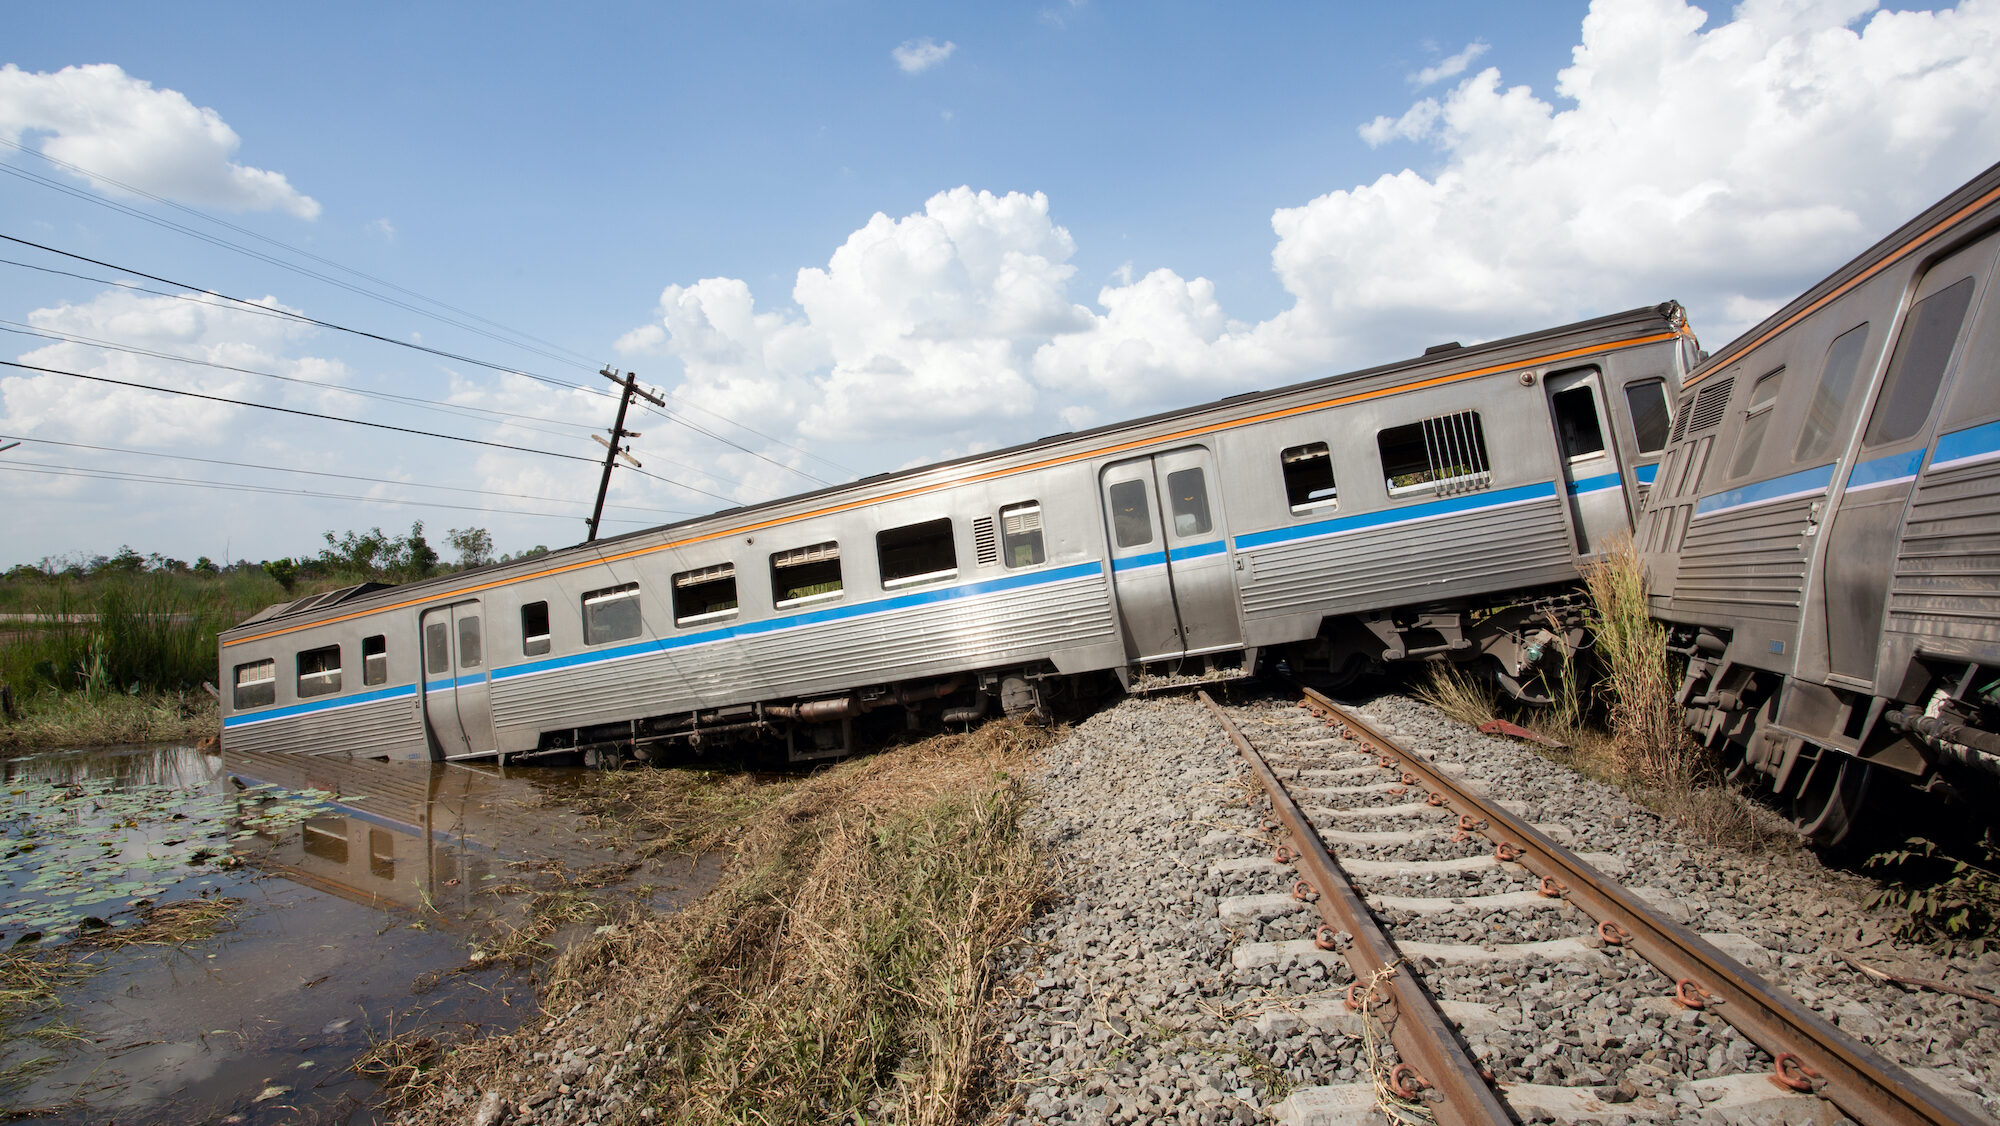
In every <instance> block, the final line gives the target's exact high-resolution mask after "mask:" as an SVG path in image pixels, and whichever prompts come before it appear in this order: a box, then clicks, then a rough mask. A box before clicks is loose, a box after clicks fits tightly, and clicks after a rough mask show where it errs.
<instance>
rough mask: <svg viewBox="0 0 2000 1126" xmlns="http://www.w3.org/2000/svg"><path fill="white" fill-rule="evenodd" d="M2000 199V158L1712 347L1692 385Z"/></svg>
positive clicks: (1948, 238) (1962, 228) (1964, 226)
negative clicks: (1748, 327) (1748, 326)
mask: <svg viewBox="0 0 2000 1126" xmlns="http://www.w3.org/2000/svg"><path fill="white" fill-rule="evenodd" d="M1996 201H2000V164H1995V165H1992V166H1991V167H1989V168H1987V169H1986V171H1984V172H1981V173H1980V174H1979V175H1977V176H1974V177H1973V178H1972V179H1971V180H1969V181H1967V182H1966V183H1965V185H1964V186H1963V187H1961V188H1959V189H1958V190H1957V191H1955V192H1953V193H1951V194H1950V195H1948V196H1946V197H1944V198H1943V199H1941V200H1939V201H1937V202H1936V203H1934V204H1932V205H1931V206H1930V207H1928V208H1926V209H1925V210H1924V211H1923V212H1922V213H1920V214H1919V215H1918V216H1917V217H1916V218H1914V219H1911V220H1910V221H1909V222H1907V223H1904V224H1903V225H1902V226H1900V227H1897V228H1896V229H1895V230H1894V231H1891V232H1890V233H1889V234H1888V235H1886V236H1885V237H1883V238H1882V239H1881V240H1880V241H1879V242H1877V243H1876V244H1875V245H1873V246H1871V247H1869V248H1868V249H1867V250H1864V251H1862V252H1861V253H1860V254H1859V255H1857V256H1856V257H1855V258H1854V259H1853V260H1852V261H1850V262H1848V263H1847V264H1846V265H1845V266H1842V267H1841V268H1840V269H1838V270H1835V271H1834V272H1833V273H1831V274H1828V275H1827V276H1826V277H1825V279H1823V280H1822V281H1821V282H1820V283H1819V284H1818V285H1815V286H1813V287H1812V288H1811V289H1808V290H1806V291H1805V292H1804V293H1802V294H1800V295H1799V296H1798V297H1796V298H1793V299H1792V300H1791V301H1790V302H1789V303H1787V304H1786V305H1785V307H1784V308H1782V309H1779V310H1778V311H1777V312H1775V313H1772V314H1771V315H1770V316H1768V317H1765V318H1764V319H1763V320H1762V321H1760V322H1758V324H1757V327H1755V328H1753V329H1751V330H1750V331H1748V332H1746V333H1744V334H1743V335H1741V336H1739V337H1737V338H1736V339H1734V340H1732V341H1730V342H1729V343H1727V344H1725V345H1723V346H1722V347H1720V348H1718V349H1716V350H1715V351H1714V352H1712V353H1710V354H1709V357H1708V358H1707V359H1706V360H1703V361H1702V362H1701V363H1700V364H1698V365H1697V366H1696V367H1695V369H1694V371H1693V372H1690V373H1689V375H1688V378H1687V385H1690V386H1691V385H1693V384H1696V383H1699V382H1701V381H1702V380H1703V379H1706V378H1708V376H1710V375H1712V374H1714V373H1715V372H1717V371H1720V370H1722V369H1723V368H1724V367H1727V366H1728V365H1730V364H1733V363H1735V362H1736V361H1738V360H1740V359H1742V358H1743V357H1744V356H1747V355H1749V354H1750V353H1751V352H1752V351H1754V350H1755V349H1756V348H1758V347H1759V346H1760V345H1762V344H1764V343H1765V342H1766V341H1768V340H1770V339H1771V338H1772V337H1774V336H1776V335H1778V334H1779V333H1780V332H1783V331H1784V330H1785V329H1787V328H1790V327H1791V326H1792V325H1793V324H1794V323H1796V322H1798V321H1800V320H1803V319H1805V317H1806V316H1807V315H1808V314H1810V313H1812V312H1813V311H1814V310H1816V309H1818V308H1820V307H1821V306H1823V305H1826V304H1829V303H1831V302H1832V301H1833V300H1834V299H1835V298H1837V297H1839V296H1840V295H1841V294H1843V293H1846V292H1847V291H1848V290H1850V289H1852V288H1854V287H1855V286H1857V285H1860V284H1861V283H1862V282H1864V281H1867V280H1868V279H1869V278H1871V277H1874V276H1875V275H1876V274H1878V273H1880V272H1881V271H1882V270H1884V269H1887V268H1888V267H1889V266H1891V265H1893V264H1895V263H1897V262H1899V261H1901V260H1903V259H1904V258H1906V257H1908V256H1909V255H1911V254H1913V253H1916V252H1918V251H1920V250H1924V249H1926V248H1930V247H1936V246H1946V245H1951V244H1952V243H1953V242H1954V241H1955V237H1956V236H1958V235H1962V234H1965V233H1967V232H1969V231H1971V230H1973V229H1976V228H1977V227H1979V226H1980V223H1979V222H1978V217H1979V213H1980V211H1981V210H1983V209H1986V208H1988V207H1990V206H1991V205H1992V204H1993V203H1994V202H1996Z"/></svg>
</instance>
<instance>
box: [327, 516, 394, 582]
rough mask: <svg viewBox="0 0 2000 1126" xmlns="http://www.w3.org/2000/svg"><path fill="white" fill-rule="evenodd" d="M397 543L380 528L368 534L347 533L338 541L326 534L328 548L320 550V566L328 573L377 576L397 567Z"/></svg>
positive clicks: (331, 535) (367, 532) (372, 529)
mask: <svg viewBox="0 0 2000 1126" xmlns="http://www.w3.org/2000/svg"><path fill="white" fill-rule="evenodd" d="M396 547H397V545H396V543H395V541H394V540H392V539H391V538H390V537H389V536H387V535H385V534H384V533H383V531H382V529H380V528H370V529H368V531H366V532H360V533H357V532H348V533H347V534H345V535H343V536H341V537H340V538H339V539H335V538H334V535H333V533H332V532H327V533H326V546H325V547H324V548H322V549H321V550H320V553H319V559H318V563H319V564H320V567H321V568H322V569H323V570H327V571H354V572H357V573H359V574H363V575H370V576H373V575H377V574H380V573H381V572H382V571H384V570H386V569H387V568H390V567H393V566H395V565H396V562H397V561H396V559H395V552H396Z"/></svg>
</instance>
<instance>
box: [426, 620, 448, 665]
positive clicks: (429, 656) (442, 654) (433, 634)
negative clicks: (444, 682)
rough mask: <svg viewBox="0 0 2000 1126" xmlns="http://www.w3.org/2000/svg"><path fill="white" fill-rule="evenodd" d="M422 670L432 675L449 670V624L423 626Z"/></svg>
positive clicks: (435, 623)
mask: <svg viewBox="0 0 2000 1126" xmlns="http://www.w3.org/2000/svg"><path fill="white" fill-rule="evenodd" d="M424 671H425V672H427V673H429V674H430V675H432V676H442V675H444V674H445V673H448V672H450V671H451V626H450V625H449V624H447V623H445V622H432V623H431V624H429V625H427V626H425V627H424Z"/></svg>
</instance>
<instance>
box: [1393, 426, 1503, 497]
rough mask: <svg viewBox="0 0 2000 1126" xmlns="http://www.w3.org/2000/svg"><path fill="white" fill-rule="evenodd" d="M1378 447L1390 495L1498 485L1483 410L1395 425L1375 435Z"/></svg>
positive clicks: (1453, 490)
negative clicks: (1488, 454) (1488, 452)
mask: <svg viewBox="0 0 2000 1126" xmlns="http://www.w3.org/2000/svg"><path fill="white" fill-rule="evenodd" d="M1375 446H1376V448H1377V449H1378V450H1379V451H1380V452H1381V455H1382V475H1383V478H1384V481H1385V483H1386V484H1387V485H1388V486H1389V495H1390V496H1408V495H1409V494H1411V493H1415V492H1438V493H1443V492H1456V491H1463V490H1466V489H1478V488H1484V487H1485V486H1487V485H1488V484H1491V483H1492V480H1493V474H1492V471H1491V470H1490V469H1489V468H1488V466H1487V461H1486V430H1485V428H1484V427H1483V426H1481V425H1480V422H1479V412H1478V411H1460V412H1458V413H1457V414H1445V415H1438V416H1437V417H1435V418H1426V419H1422V420H1420V421H1417V422H1412V423H1408V424H1406V425H1403V426H1392V427H1390V428H1389V429H1387V430H1384V431H1381V432H1380V433H1378V434H1376V435H1375Z"/></svg>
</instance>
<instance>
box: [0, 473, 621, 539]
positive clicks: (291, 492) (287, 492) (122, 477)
mask: <svg viewBox="0 0 2000 1126" xmlns="http://www.w3.org/2000/svg"><path fill="white" fill-rule="evenodd" d="M0 470H5V471H7V472H12V473H41V474H45V475H50V476H57V477H83V478H88V479H92V480H100V481H125V482H129V483H131V484H138V485H179V486H183V487H186V488H198V489H207V490H210V491H214V492H234V493H275V494H278V495H281V496H299V497H316V498H320V499H324V500H345V501H357V502H360V503H363V504H401V505H415V506H420V507H428V508H449V509H454V510H457V511H461V512H496V513H501V514H503V515H508V516H536V517H541V518H544V519H548V520H581V519H583V517H581V516H571V515H569V514H567V513H562V512H529V511H525V510H523V509H518V508H488V507H485V506H483V505H472V504H450V503H447V502H444V501H430V500H405V499H402V498H398V497H371V496H357V495H355V494H352V493H327V492H320V491H318V490H316V489H285V488H279V487H277V486H275V485H249V484H244V483H242V482H237V481H207V480H202V479H200V478H194V477H165V476H161V475H159V474H155V473H132V472H128V471H125V470H117V469H87V468H83V467H80V466H74V465H51V464H49V463H47V462H39V461H11V460H9V461H0ZM618 522H619V523H621V524H644V523H646V521H644V520H634V519H631V518H629V517H620V518H619V520H618Z"/></svg>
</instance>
